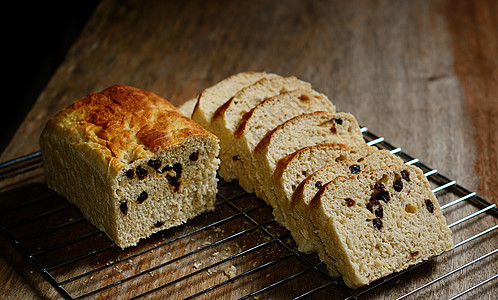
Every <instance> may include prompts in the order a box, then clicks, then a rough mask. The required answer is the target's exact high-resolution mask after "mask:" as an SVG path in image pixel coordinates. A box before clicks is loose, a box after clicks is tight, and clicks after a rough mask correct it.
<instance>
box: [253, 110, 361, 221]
mask: <svg viewBox="0 0 498 300" xmlns="http://www.w3.org/2000/svg"><path fill="white" fill-rule="evenodd" d="M326 143H341V144H345V145H351V146H360V145H365V144H366V143H365V141H364V139H363V136H362V133H361V131H360V127H359V126H358V122H357V121H356V119H355V118H354V117H353V116H352V115H351V114H348V113H331V112H314V113H308V114H302V115H299V116H297V117H294V118H292V119H290V120H288V121H286V122H285V123H283V124H281V125H279V126H277V127H276V128H275V129H273V130H271V131H270V132H268V133H267V134H266V135H265V136H264V137H263V139H261V141H260V142H259V143H258V145H257V146H256V147H255V149H254V160H253V162H254V165H255V166H256V168H255V172H254V174H255V175H256V180H257V181H258V182H259V184H260V186H261V187H262V191H261V194H260V195H258V196H259V197H260V198H263V199H265V200H266V201H267V202H268V203H269V204H271V205H272V206H273V209H274V214H275V217H276V218H277V221H278V222H280V223H281V224H283V225H284V226H286V222H285V219H284V218H282V215H281V211H280V208H279V205H278V203H277V199H276V197H275V194H274V191H273V179H272V177H273V172H274V171H275V167H276V165H277V162H278V161H279V160H280V159H281V158H283V157H285V156H286V155H288V154H291V153H293V152H295V151H297V150H299V149H301V148H304V147H307V146H313V145H319V144H326ZM256 192H258V191H257V190H256Z"/></svg>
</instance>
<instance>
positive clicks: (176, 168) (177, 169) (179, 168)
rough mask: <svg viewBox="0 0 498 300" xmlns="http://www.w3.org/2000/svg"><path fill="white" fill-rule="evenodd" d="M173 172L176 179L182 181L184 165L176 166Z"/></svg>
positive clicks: (177, 164)
mask: <svg viewBox="0 0 498 300" xmlns="http://www.w3.org/2000/svg"><path fill="white" fill-rule="evenodd" d="M173 171H175V172H176V178H177V179H180V177H181V176H182V164H181V163H176V164H174V165H173Z"/></svg>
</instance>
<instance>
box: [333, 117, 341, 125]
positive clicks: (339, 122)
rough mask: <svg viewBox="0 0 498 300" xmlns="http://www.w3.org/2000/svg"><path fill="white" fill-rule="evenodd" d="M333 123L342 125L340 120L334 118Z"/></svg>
mask: <svg viewBox="0 0 498 300" xmlns="http://www.w3.org/2000/svg"><path fill="white" fill-rule="evenodd" d="M334 121H335V122H336V123H337V124H339V125H342V119H337V118H336V119H334Z"/></svg>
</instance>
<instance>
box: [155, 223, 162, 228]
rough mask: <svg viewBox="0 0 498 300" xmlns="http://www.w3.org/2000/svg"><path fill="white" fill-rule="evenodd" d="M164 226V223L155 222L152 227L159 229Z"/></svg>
mask: <svg viewBox="0 0 498 300" xmlns="http://www.w3.org/2000/svg"><path fill="white" fill-rule="evenodd" d="M163 225H164V221H157V222H156V224H154V227H156V228H159V227H161V226H163Z"/></svg>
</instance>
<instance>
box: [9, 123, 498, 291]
mask: <svg viewBox="0 0 498 300" xmlns="http://www.w3.org/2000/svg"><path fill="white" fill-rule="evenodd" d="M362 132H363V134H364V137H365V140H366V141H368V144H369V145H375V146H377V147H379V148H381V149H387V150H390V151H391V153H393V154H396V155H398V156H400V157H401V158H402V159H403V160H404V161H405V163H406V164H411V165H417V166H418V167H420V168H421V169H422V170H424V172H425V175H426V176H427V177H428V178H429V179H430V182H431V184H433V185H434V188H433V191H434V193H436V195H438V198H439V199H440V202H441V203H442V205H441V209H443V211H444V213H445V215H446V217H447V218H448V215H454V214H456V213H457V214H458V213H459V212H464V211H465V215H461V214H458V215H459V216H458V218H457V219H455V220H453V221H452V222H451V223H450V224H449V225H448V226H449V227H450V228H452V227H454V226H457V225H459V224H461V223H464V222H468V221H469V220H471V219H472V220H477V222H479V221H480V220H482V218H483V216H486V217H488V218H492V220H493V222H491V223H496V220H497V219H498V209H497V207H496V205H495V204H491V203H489V202H487V201H486V200H484V199H482V198H481V197H479V196H477V195H476V193H475V192H470V191H468V190H467V189H465V188H463V187H461V186H460V185H458V184H457V183H456V181H454V180H450V179H448V178H446V177H445V176H443V175H441V174H439V173H438V172H437V170H436V169H432V168H429V167H427V166H426V165H424V164H422V163H421V162H420V161H419V160H418V159H416V158H413V157H411V156H409V155H407V154H406V153H404V152H402V151H401V149H400V148H397V147H394V146H392V145H391V144H389V143H387V142H386V141H385V140H384V138H382V137H378V136H376V135H374V134H372V133H370V132H369V131H368V129H367V128H366V127H363V128H362ZM40 156H41V155H40V153H39V152H36V153H32V154H30V155H27V156H24V157H21V158H18V159H15V160H12V161H8V162H5V163H2V164H0V180H6V179H10V178H14V179H15V178H16V176H20V175H23V174H26V173H30V172H33V171H36V170H38V169H42V163H41V158H40ZM441 194H444V195H441ZM455 196H456V197H457V198H456V199H454V198H455ZM441 198H443V200H441ZM447 198H449V199H448V200H446V199H447ZM2 201H4V202H7V203H10V202H14V203H15V204H13V205H9V206H8V207H4V208H2V209H0V222H1V228H2V233H3V234H4V236H5V237H6V238H7V240H9V241H10V243H11V244H12V245H13V247H14V248H15V249H16V250H17V251H18V252H20V253H21V255H22V256H23V257H24V258H25V259H26V260H27V261H28V262H29V263H30V264H31V265H32V266H33V268H34V269H35V270H36V271H37V272H38V273H40V274H41V275H42V276H43V278H44V279H45V280H47V281H48V282H49V283H50V284H51V285H52V286H53V287H54V288H55V289H56V290H57V291H58V292H59V294H60V295H62V296H63V297H64V298H66V299H84V298H92V297H107V296H109V295H114V296H116V295H118V296H119V295H120V293H124V292H127V293H128V294H126V295H127V296H128V295H130V294H129V293H130V291H133V292H135V293H134V294H133V295H134V296H133V297H134V298H145V297H148V296H152V297H157V296H158V295H160V296H163V295H170V296H173V295H174V293H175V290H176V291H177V290H178V289H182V290H184V289H188V290H189V291H190V290H192V292H191V296H189V297H188V299H190V298H198V297H199V298H200V297H208V298H213V297H216V296H218V297H219V296H220V295H223V293H225V292H226V290H224V287H227V286H230V291H231V292H232V296H233V290H234V289H237V290H238V291H240V293H239V294H240V295H239V296H237V297H238V298H240V299H248V298H255V297H259V296H266V295H272V292H273V293H276V292H281V290H280V291H279V289H285V293H286V294H289V297H293V298H294V299H303V298H308V297H313V296H317V295H318V297H319V295H322V294H324V293H326V294H327V296H328V297H331V295H334V297H337V298H344V299H357V298H361V297H362V296H366V295H370V294H371V293H372V292H375V291H379V289H382V287H383V286H386V285H388V284H389V283H392V282H397V281H399V280H400V279H399V278H403V276H404V275H405V274H406V273H410V272H413V270H414V269H419V268H423V265H425V264H428V263H430V262H431V261H428V262H423V263H421V264H419V265H416V266H412V267H410V268H408V269H406V270H404V271H401V272H399V273H396V274H393V275H391V276H388V277H386V278H383V279H381V280H378V281H377V282H375V283H373V284H371V285H369V286H366V287H363V288H360V289H356V290H353V289H350V288H348V287H347V286H346V285H345V284H344V283H343V282H342V280H341V279H332V278H330V277H329V276H328V274H327V272H326V268H325V267H324V265H323V263H321V262H320V261H319V260H318V259H317V257H316V256H315V255H305V254H302V253H300V252H299V251H297V248H296V246H295V244H294V241H293V240H292V238H291V237H290V234H289V233H288V232H287V231H286V230H284V229H283V228H282V227H280V226H279V225H278V224H277V223H276V222H275V220H274V219H273V216H272V215H271V208H270V207H268V206H267V205H266V204H265V203H264V202H263V201H261V200H259V199H257V198H255V197H254V196H253V195H250V194H247V193H245V192H244V191H243V190H242V189H241V188H240V187H239V186H238V185H237V184H236V183H225V182H221V183H220V184H219V194H218V201H217V203H216V209H215V211H214V212H212V213H206V214H204V215H202V216H200V217H197V218H195V219H194V220H191V221H190V222H189V223H187V224H186V225H183V226H180V227H176V228H173V229H170V230H165V231H163V232H160V233H158V234H156V235H154V236H153V237H151V238H150V239H148V240H146V241H143V242H141V243H139V245H138V246H136V247H132V248H131V249H126V250H124V251H122V250H120V249H118V247H117V246H115V244H114V243H113V242H112V241H110V240H109V239H108V238H107V237H106V236H105V235H104V234H102V233H101V232H100V231H98V230H97V229H96V228H95V227H93V226H92V225H90V224H89V223H88V222H87V221H86V220H85V219H84V217H83V216H82V215H81V213H80V212H79V210H78V209H77V208H76V207H75V206H74V205H72V204H69V203H68V202H67V201H65V200H64V199H62V198H61V197H59V196H58V195H57V194H55V193H53V192H51V191H49V190H48V189H46V188H45V187H43V186H42V185H40V184H28V185H22V186H21V187H19V188H16V189H14V190H11V191H8V192H5V193H3V194H1V195H0V203H2ZM19 201H22V202H19ZM443 203H444V204H443ZM47 205H48V206H47ZM462 205H465V206H462ZM468 206H472V207H473V208H475V209H474V210H473V211H472V212H470V213H467V211H468V209H464V207H468ZM37 207H38V208H37ZM40 207H41V210H40ZM455 207H456V208H455ZM450 208H453V211H452V212H451V213H447V210H449V209H450ZM488 224H489V222H488ZM27 228H29V230H27ZM497 228H498V224H496V225H494V226H491V227H489V228H484V229H482V228H481V229H480V230H479V232H478V233H476V234H472V235H471V236H468V237H466V238H464V239H462V240H461V241H456V243H455V249H453V250H451V251H450V252H449V255H453V253H455V252H456V249H458V248H460V247H462V246H464V245H467V244H468V243H470V242H471V241H474V240H477V239H483V238H487V239H489V238H491V239H492V238H493V236H492V235H491V233H492V232H493V231H495V230H496V229H497ZM26 232H27V233H26ZM212 236H215V238H213V237H212ZM196 240H197V242H195V241H196ZM238 243H239V244H240V243H243V244H244V246H242V247H240V246H239V245H238ZM235 246H237V247H235ZM227 249H229V250H227ZM497 252H498V249H494V250H491V251H490V252H487V253H485V254H482V255H480V256H478V257H477V258H475V259H473V260H471V261H469V262H466V263H464V264H461V265H460V266H458V267H456V268H454V269H452V270H450V271H447V272H445V273H443V274H440V275H438V277H436V278H435V279H432V280H430V281H428V282H427V283H425V284H422V285H420V286H418V287H415V288H411V289H410V290H409V291H407V292H406V293H404V294H403V295H401V296H400V297H399V298H398V299H402V298H406V297H409V296H412V295H417V294H418V293H420V292H421V291H422V290H424V289H426V288H427V287H429V286H433V285H435V284H436V283H438V282H440V281H443V280H445V279H447V278H450V277H451V276H454V274H457V273H459V272H463V271H464V270H465V269H466V268H468V267H469V266H471V265H474V264H476V263H477V262H480V261H486V260H489V259H490V257H492V256H493V255H495V254H496V253H497ZM171 253H174V254H173V255H171ZM208 254H210V255H208ZM215 254H216V255H215ZM158 258H159V259H158ZM235 265H236V266H237V268H235ZM130 266H131V267H130ZM137 266H138V267H137ZM283 269H284V270H287V269H288V272H282V270H283ZM231 270H232V272H230V271H231ZM274 270H278V271H277V272H275V271H274ZM275 274H280V277H278V276H276V275H275ZM282 274H283V275H282ZM263 276H264V277H263ZM153 277H156V278H160V280H155V281H153V280H151V279H152V278H153ZM253 277H258V278H260V279H259V281H261V282H264V284H263V285H261V286H250V288H251V290H246V287H247V284H249V283H250V282H251V278H253ZM262 277H263V278H265V279H267V280H261V278H262ZM405 277H406V276H405ZM497 277H498V274H495V275H491V276H490V277H489V278H488V279H486V280H483V281H482V282H477V283H475V284H473V285H472V286H470V287H468V288H464V289H463V290H462V291H461V292H459V293H458V294H456V295H454V297H452V298H451V299H456V298H458V297H461V296H463V295H465V294H467V293H469V292H471V291H473V290H476V289H478V288H479V287H481V286H483V285H485V284H489V282H491V281H493V280H496V279H497ZM206 280H209V281H210V283H211V285H210V286H209V287H208V288H205V284H200V283H199V282H205V281H206ZM448 280H449V279H448Z"/></svg>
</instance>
